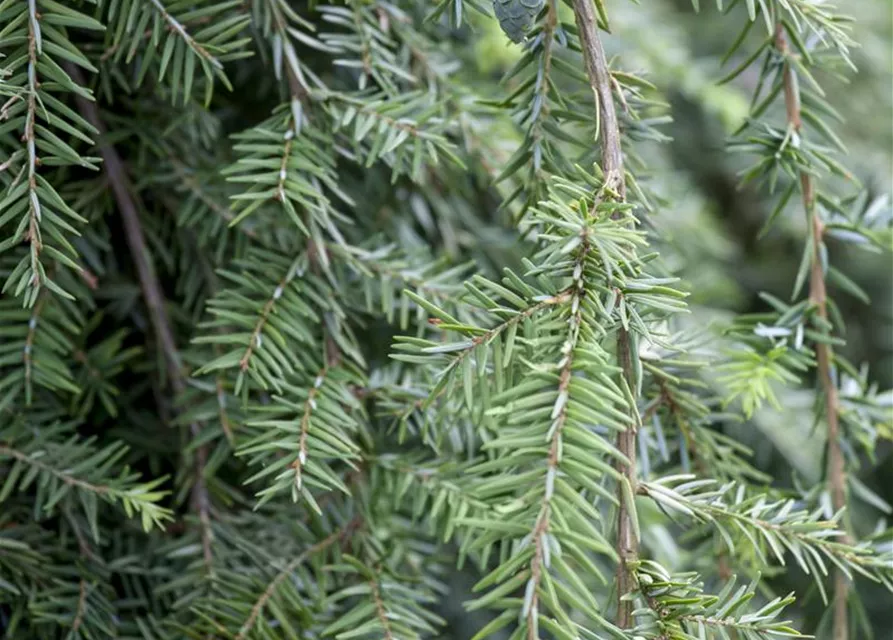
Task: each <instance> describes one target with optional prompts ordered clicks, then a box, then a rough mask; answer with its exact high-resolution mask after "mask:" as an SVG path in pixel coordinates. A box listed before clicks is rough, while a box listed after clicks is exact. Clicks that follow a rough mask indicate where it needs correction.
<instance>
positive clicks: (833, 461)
mask: <svg viewBox="0 0 893 640" xmlns="http://www.w3.org/2000/svg"><path fill="white" fill-rule="evenodd" d="M775 48H776V50H777V51H778V53H779V54H780V55H781V56H782V58H784V59H785V60H784V71H783V73H784V76H783V88H784V103H785V112H786V114H787V123H788V128H789V129H790V131H791V133H793V134H796V135H799V134H800V129H801V126H802V119H801V112H800V92H799V88H798V84H797V79H796V77H795V75H794V70H793V68H792V67H791V62H790V61H789V60H787V56H788V55H790V51H789V47H788V42H787V38H786V36H785V28H784V25H783V24H782V23H781V22H778V23H777V24H776V26H775ZM799 177H800V195H801V197H802V199H803V208H804V210H805V212H806V217H807V221H808V223H809V233H810V234H812V238H811V242H812V256H811V260H812V264H811V265H810V275H809V300H810V302H811V303H812V305H814V307H815V311H816V314H817V315H818V318H819V320H820V323H821V324H822V325H823V326H825V327H828V326H830V323H829V320H828V293H827V289H826V286H825V273H824V269H823V268H822V258H821V247H822V243H823V242H824V225H823V224H822V221H821V219H819V215H818V211H817V209H816V193H815V184H814V182H813V176H812V175H810V174H809V173H808V172H806V171H801V172H800V176H799ZM815 351H816V360H817V361H818V378H819V385H821V390H822V395H824V397H825V419H826V420H827V422H828V456H827V458H828V471H827V476H828V478H827V479H828V489H829V491H830V493H831V504H832V506H833V507H834V511H835V512H839V511H840V510H841V509H843V508H844V507H845V506H846V469H845V467H844V459H843V450H842V449H841V446H840V415H839V402H838V397H837V385H836V384H835V383H834V379H833V378H832V377H831V369H832V366H833V363H834V354H833V352H832V350H831V346H830V345H829V344H828V343H827V342H823V341H819V342H816V345H815ZM848 592H849V582H848V580H847V577H846V575H845V574H844V573H843V572H842V571H841V570H840V569H838V570H837V571H836V572H835V574H834V632H833V638H834V640H847V638H848V636H849V622H848V619H847V618H848V614H847V595H848Z"/></svg>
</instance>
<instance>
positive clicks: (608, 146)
mask: <svg viewBox="0 0 893 640" xmlns="http://www.w3.org/2000/svg"><path fill="white" fill-rule="evenodd" d="M574 16H575V18H576V22H577V29H578V30H579V32H580V44H581V45H582V52H583V59H584V60H585V61H586V71H587V74H588V75H589V84H590V86H591V87H592V92H593V94H594V96H595V101H596V108H597V109H598V111H599V119H600V127H599V138H600V144H601V166H602V171H603V172H604V174H605V189H604V190H605V193H606V194H608V193H610V192H611V191H612V190H613V191H615V192H616V193H617V194H619V197H620V199H621V200H624V199H626V181H625V179H624V169H623V150H622V148H621V144H620V125H619V122H618V120H617V111H616V109H615V108H614V96H613V94H612V84H613V82H612V79H611V73H610V71H609V70H608V61H607V58H606V57H605V50H604V48H603V47H602V43H601V39H600V38H599V35H598V22H597V20H596V15H595V8H594V7H593V3H592V1H591V0H574ZM617 355H618V359H619V360H620V366H621V368H622V370H623V377H624V379H625V380H626V383H627V384H628V385H629V387H630V388H631V389H634V388H635V384H634V380H633V367H632V361H631V357H630V340H629V333H628V331H627V330H626V329H624V328H623V327H621V328H620V330H619V332H618V336H617ZM631 410H632V411H633V412H635V411H636V408H635V407H631ZM637 422H638V420H637V418H636V416H631V419H630V422H629V425H628V427H627V429H626V430H625V431H623V432H621V433H619V434H618V436H617V448H618V449H619V450H620V452H621V453H622V454H623V455H624V456H626V458H627V459H628V460H629V464H623V463H618V465H617V466H618V471H620V472H621V473H622V474H623V475H624V476H625V478H626V482H627V484H628V485H629V489H630V490H629V491H626V490H624V487H623V486H620V487H619V488H618V500H619V502H620V509H619V510H618V515H617V555H618V556H619V557H620V566H619V568H618V573H617V595H618V601H617V625H618V626H619V627H620V628H621V629H626V628H629V627H630V626H632V607H633V603H632V602H631V601H629V600H624V599H623V597H624V596H625V595H626V594H628V593H629V592H631V591H632V590H633V589H634V588H635V581H636V577H635V563H636V561H637V560H638V554H639V541H638V539H637V538H636V534H635V529H634V525H633V514H632V513H631V512H632V511H633V510H634V509H635V508H636V505H635V502H634V498H633V497H632V496H634V495H635V491H636V451H637V449H636V426H637Z"/></svg>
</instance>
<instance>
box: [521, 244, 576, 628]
mask: <svg viewBox="0 0 893 640" xmlns="http://www.w3.org/2000/svg"><path fill="white" fill-rule="evenodd" d="M588 253H589V238H588V235H587V234H586V232H585V231H584V234H583V238H582V241H581V244H580V247H579V249H578V250H577V257H576V259H575V261H574V271H573V273H574V274H579V275H576V277H575V282H574V284H573V286H572V289H573V290H572V291H571V292H570V300H571V315H570V318H568V335H567V339H566V341H565V343H564V345H563V347H562V349H561V353H562V360H561V361H560V362H559V363H558V372H559V373H558V396H557V397H556V399H555V405H554V408H553V409H552V416H551V417H552V419H553V422H552V426H551V428H550V430H551V432H552V437H551V439H550V442H549V453H548V458H547V461H546V477H545V489H544V491H543V502H542V506H541V507H540V513H539V515H538V516H537V520H536V524H535V525H534V528H533V532H532V533H531V536H532V540H533V543H532V544H533V549H534V552H533V557H532V558H531V559H530V581H529V582H528V587H527V589H528V593H529V594H531V595H530V596H528V599H529V602H528V603H525V607H526V609H527V640H538V639H539V615H540V614H539V607H538V603H539V594H540V582H541V581H542V575H543V570H544V566H543V565H544V564H545V554H546V550H545V545H546V544H548V542H547V541H546V540H545V534H547V533H548V532H549V524H550V517H551V511H552V505H551V501H552V496H553V495H554V491H555V478H556V477H557V475H558V465H559V461H560V458H561V454H560V451H561V447H562V442H561V436H562V432H563V429H564V424H565V422H566V421H567V410H568V397H569V389H568V387H569V386H570V383H571V376H572V374H573V370H574V354H575V350H576V348H577V340H578V338H579V337H580V326H581V325H582V323H583V304H582V300H581V299H582V298H583V296H584V295H586V291H587V289H586V282H585V277H584V276H585V273H584V266H585V264H586V255H587V254H588Z"/></svg>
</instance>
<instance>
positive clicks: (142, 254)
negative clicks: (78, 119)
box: [64, 62, 211, 567]
mask: <svg viewBox="0 0 893 640" xmlns="http://www.w3.org/2000/svg"><path fill="white" fill-rule="evenodd" d="M64 67H65V71H66V72H67V73H68V75H69V76H70V77H71V79H72V80H73V81H74V82H75V83H77V84H78V85H81V86H84V84H85V82H84V78H83V75H82V74H81V72H80V69H78V67H76V66H75V65H74V64H72V63H70V62H69V63H65V64H64ZM75 99H76V101H77V105H78V110H79V111H80V112H81V115H82V116H83V117H84V118H85V119H86V120H87V122H89V123H90V124H91V125H93V127H94V128H95V129H96V130H97V131H98V132H99V141H98V143H97V146H98V148H99V153H100V155H101V156H102V162H103V168H104V171H105V173H106V176H107V177H108V182H109V185H110V186H111V188H112V193H113V194H114V196H115V202H116V203H117V205H118V210H119V211H120V212H121V218H122V221H123V223H124V235H125V238H126V240H127V246H128V248H129V249H130V255H131V258H132V259H133V263H134V265H135V266H136V271H137V277H138V279H139V282H140V289H141V290H142V293H143V299H144V300H145V302H146V308H147V309H148V310H149V319H150V321H151V324H152V330H153V332H154V334H155V338H156V339H157V340H158V343H159V345H160V348H161V352H162V355H163V356H164V361H165V365H166V370H167V377H168V382H169V383H170V385H171V388H172V389H173V392H174V394H175V396H181V395H182V394H183V393H184V392H185V391H186V379H185V375H184V373H183V369H182V364H181V361H180V353H179V351H178V349H177V343H176V340H175V339H174V332H173V329H172V326H171V322H170V318H169V317H168V315H167V309H166V308H165V305H164V294H163V292H162V289H161V284H160V282H159V281H158V276H157V275H156V273H155V266H154V265H153V264H152V259H151V257H150V254H149V249H148V246H147V245H146V238H145V235H144V234H143V229H142V225H141V224H140V219H139V207H138V206H137V198H136V196H135V195H134V190H133V187H132V185H131V183H130V179H129V177H128V176H127V172H126V170H125V169H124V162H123V160H122V159H121V156H119V155H118V152H117V151H116V150H115V147H114V146H113V145H112V144H111V143H110V142H108V140H107V139H105V135H106V131H105V126H104V125H103V123H102V120H101V119H100V117H99V110H98V109H97V107H96V103H95V102H92V101H90V100H87V99H86V98H84V97H83V96H80V95H76V96H75ZM189 430H190V435H191V436H192V438H193V439H196V438H198V436H199V434H200V432H201V427H200V426H199V425H198V423H195V422H193V423H191V424H190V425H189ZM207 458H208V450H207V447H205V446H201V447H199V448H198V449H197V450H196V454H195V466H196V470H195V474H196V479H195V485H194V487H193V495H192V499H193V505H194V508H195V509H196V511H197V512H198V515H199V520H200V524H201V536H202V550H203V553H204V559H205V562H206V565H207V566H208V567H210V562H211V532H210V516H209V509H210V501H209V499H208V490H207V486H206V484H205V479H204V470H205V466H206V464H207Z"/></svg>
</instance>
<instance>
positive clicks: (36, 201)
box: [22, 0, 43, 286]
mask: <svg viewBox="0 0 893 640" xmlns="http://www.w3.org/2000/svg"><path fill="white" fill-rule="evenodd" d="M38 20H39V18H38V14H37V2H36V0H28V87H27V92H28V97H27V98H26V101H27V105H28V110H27V115H26V116H25V132H24V134H23V136H22V138H23V140H24V142H25V145H26V148H27V162H28V175H27V177H26V179H27V180H28V194H29V200H30V202H29V205H28V211H29V222H28V233H27V238H28V243H29V244H30V246H31V270H32V272H33V274H34V275H33V276H32V278H33V280H32V285H34V286H36V285H38V284H39V283H40V251H41V249H42V248H43V244H42V241H41V234H40V219H41V208H40V198H39V197H38V195H37V165H38V163H39V161H38V158H37V141H36V140H35V137H34V125H35V123H36V120H37V87H38V80H37V57H38V45H39V43H40V40H41V37H40V23H39V22H38Z"/></svg>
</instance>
